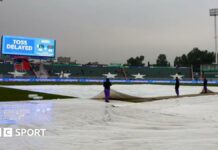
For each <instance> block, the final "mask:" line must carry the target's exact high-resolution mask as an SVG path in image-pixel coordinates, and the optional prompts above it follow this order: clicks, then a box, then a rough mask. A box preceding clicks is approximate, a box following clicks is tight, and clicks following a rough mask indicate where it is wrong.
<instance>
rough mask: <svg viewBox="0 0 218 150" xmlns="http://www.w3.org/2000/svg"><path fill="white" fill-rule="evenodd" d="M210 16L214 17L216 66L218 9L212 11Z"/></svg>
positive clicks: (217, 61) (217, 62) (217, 59)
mask: <svg viewBox="0 0 218 150" xmlns="http://www.w3.org/2000/svg"><path fill="white" fill-rule="evenodd" d="M210 16H214V34H215V37H214V38H215V55H216V64H218V58H217V27H216V16H218V8H213V9H210Z"/></svg>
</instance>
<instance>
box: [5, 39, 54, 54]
mask: <svg viewBox="0 0 218 150" xmlns="http://www.w3.org/2000/svg"><path fill="white" fill-rule="evenodd" d="M55 49H56V41H55V40H52V39H44V38H29V37H19V36H7V35H4V36H2V54H3V55H18V56H33V57H55Z"/></svg>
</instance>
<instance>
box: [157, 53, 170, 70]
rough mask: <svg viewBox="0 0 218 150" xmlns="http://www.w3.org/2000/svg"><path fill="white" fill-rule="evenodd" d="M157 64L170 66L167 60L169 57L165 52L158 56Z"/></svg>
mask: <svg viewBox="0 0 218 150" xmlns="http://www.w3.org/2000/svg"><path fill="white" fill-rule="evenodd" d="M157 66H162V67H165V66H170V63H169V62H168V61H167V57H166V55H165V54H160V55H159V56H158V58H157Z"/></svg>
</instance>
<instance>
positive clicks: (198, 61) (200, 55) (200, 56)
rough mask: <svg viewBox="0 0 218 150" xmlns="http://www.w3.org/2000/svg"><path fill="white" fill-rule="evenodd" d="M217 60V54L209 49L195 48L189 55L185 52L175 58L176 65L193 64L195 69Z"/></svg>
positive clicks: (185, 65) (186, 65) (198, 69)
mask: <svg viewBox="0 0 218 150" xmlns="http://www.w3.org/2000/svg"><path fill="white" fill-rule="evenodd" d="M214 61H215V54H214V53H213V52H209V51H207V50H204V51H203V50H200V49H198V48H193V49H192V50H191V51H190V52H189V53H188V54H187V55H185V54H183V55H182V56H181V57H176V58H175V60H174V66H177V67H181V66H183V67H188V66H191V65H192V66H193V69H194V71H196V72H199V71H200V65H202V64H212V63H213V62H214Z"/></svg>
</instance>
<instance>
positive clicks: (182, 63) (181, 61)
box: [174, 54, 189, 67]
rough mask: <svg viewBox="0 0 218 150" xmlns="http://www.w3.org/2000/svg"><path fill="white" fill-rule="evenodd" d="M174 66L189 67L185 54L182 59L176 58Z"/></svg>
mask: <svg viewBox="0 0 218 150" xmlns="http://www.w3.org/2000/svg"><path fill="white" fill-rule="evenodd" d="M174 66H176V67H188V66H189V62H188V58H187V56H186V55H185V54H183V55H182V56H181V57H176V58H175V60H174Z"/></svg>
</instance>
